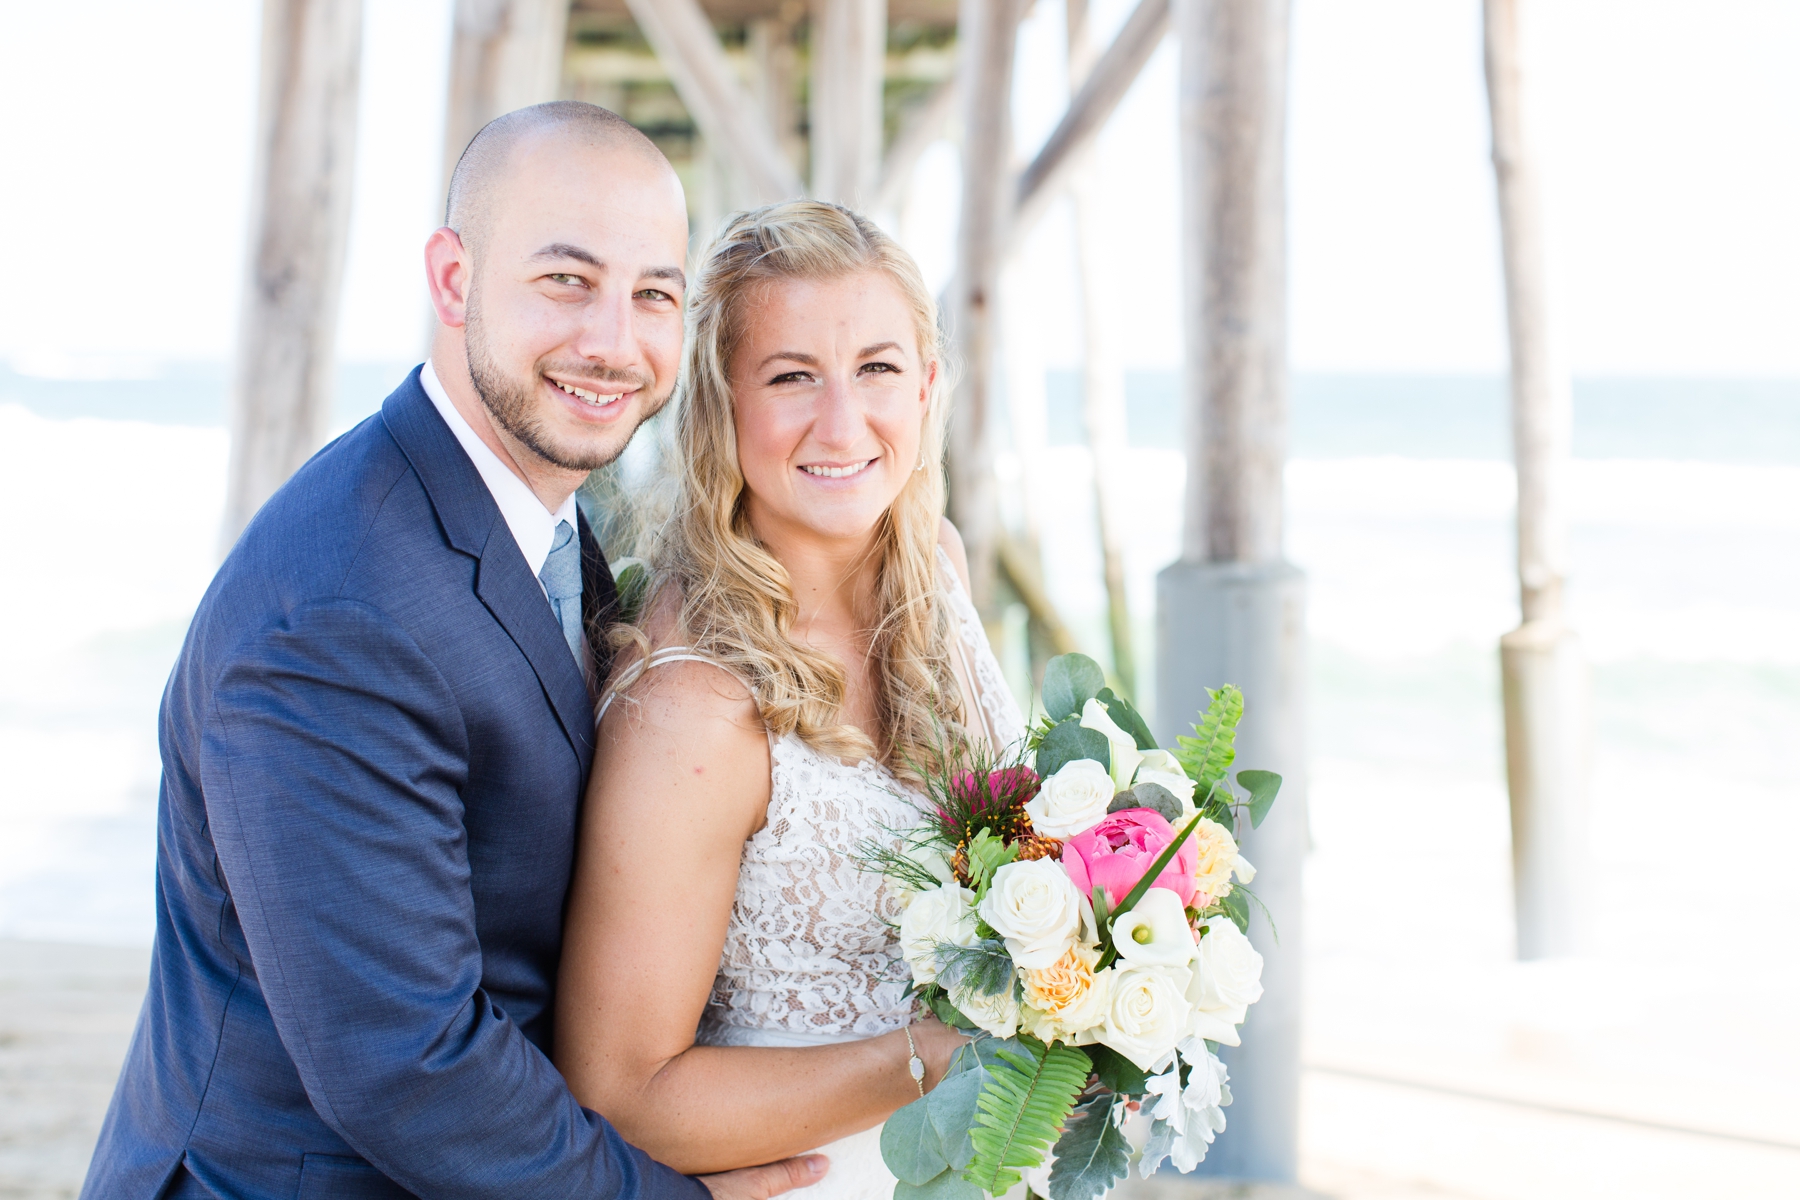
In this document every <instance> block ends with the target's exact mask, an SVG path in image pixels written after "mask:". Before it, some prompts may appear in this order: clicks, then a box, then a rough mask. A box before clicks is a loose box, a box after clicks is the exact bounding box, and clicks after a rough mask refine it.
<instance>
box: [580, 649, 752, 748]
mask: <svg viewBox="0 0 1800 1200" xmlns="http://www.w3.org/2000/svg"><path fill="white" fill-rule="evenodd" d="M678 662H697V663H710V664H711V665H713V666H715V667H717V668H719V670H721V671H724V672H725V673H726V674H728V675H732V674H733V672H732V670H731V668H730V667H727V666H726V665H725V664H724V663H722V662H720V661H719V660H718V659H716V658H708V657H707V656H706V655H704V654H697V653H695V651H694V648H693V647H692V646H664V647H663V648H662V649H661V650H655V651H652V652H651V654H650V657H649V658H648V659H646V660H645V661H644V663H643V665H642V666H640V667H639V668H638V669H637V670H636V671H633V672H632V673H631V674H629V675H627V676H626V677H625V678H624V679H623V680H621V681H620V684H619V686H620V687H629V686H630V685H631V684H634V683H636V682H637V681H638V680H640V679H642V678H643V677H644V673H645V672H646V671H651V670H654V669H655V668H657V667H660V666H664V665H665V664H668V663H678ZM733 677H734V678H735V675H733ZM618 694H619V687H610V688H607V689H606V695H605V696H603V697H601V699H600V708H599V710H598V711H597V712H595V713H594V728H596V729H598V728H600V722H601V720H602V719H604V718H605V716H606V710H607V709H609V708H611V707H612V702H613V699H614V698H615V697H616V696H618Z"/></svg>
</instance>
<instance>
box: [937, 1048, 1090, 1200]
mask: <svg viewBox="0 0 1800 1200" xmlns="http://www.w3.org/2000/svg"><path fill="white" fill-rule="evenodd" d="M1017 1045H1018V1046H1019V1047H1020V1048H1021V1049H1022V1050H1023V1051H1024V1052H1023V1053H1020V1051H1019V1050H1015V1049H1012V1048H1011V1047H1010V1046H1009V1047H1005V1048H1002V1049H1000V1050H999V1052H998V1054H997V1057H996V1061H995V1062H994V1063H993V1064H992V1066H991V1067H990V1070H989V1073H988V1080H987V1083H986V1084H985V1085H984V1086H983V1087H982V1089H981V1094H980V1095H979V1096H978V1097H976V1100H975V1110H976V1111H975V1124H974V1127H973V1128H972V1129H970V1131H969V1141H970V1143H971V1144H972V1145H973V1146H974V1149H975V1154H974V1157H972V1158H971V1159H970V1160H969V1165H968V1168H967V1169H966V1170H965V1171H964V1172H963V1178H964V1179H967V1180H968V1181H969V1182H970V1183H973V1184H974V1185H976V1186H977V1187H979V1188H981V1189H982V1190H983V1191H985V1192H986V1193H988V1194H989V1195H990V1196H998V1195H1000V1194H1001V1193H1003V1192H1005V1191H1006V1190H1007V1189H1008V1188H1010V1187H1012V1186H1014V1185H1015V1184H1017V1183H1018V1182H1019V1180H1020V1179H1021V1178H1022V1176H1021V1174H1020V1172H1021V1171H1022V1170H1023V1169H1024V1168H1028V1167H1035V1166H1037V1165H1038V1164H1040V1163H1042V1162H1043V1161H1044V1154H1045V1152H1046V1151H1047V1150H1049V1148H1050V1146H1051V1144H1052V1143H1053V1142H1055V1141H1056V1139H1057V1138H1058V1137H1059V1136H1061V1134H1062V1127H1063V1124H1064V1122H1066V1121H1067V1120H1068V1119H1069V1113H1070V1111H1071V1110H1072V1109H1073V1108H1074V1107H1075V1098H1076V1097H1077V1096H1078V1095H1080V1094H1081V1091H1082V1089H1083V1088H1085V1087H1086V1086H1087V1081H1088V1074H1089V1072H1090V1071H1091V1069H1092V1063H1091V1062H1090V1061H1089V1060H1088V1056H1087V1055H1086V1054H1084V1053H1082V1052H1081V1051H1080V1050H1078V1049H1076V1048H1075V1047H1073V1046H1064V1045H1054V1046H1046V1045H1045V1044H1044V1043H1043V1042H1041V1041H1039V1040H1038V1039H1036V1038H1034V1037H1030V1036H1023V1035H1022V1036H1021V1037H1020V1038H1019V1039H1018V1043H1017Z"/></svg>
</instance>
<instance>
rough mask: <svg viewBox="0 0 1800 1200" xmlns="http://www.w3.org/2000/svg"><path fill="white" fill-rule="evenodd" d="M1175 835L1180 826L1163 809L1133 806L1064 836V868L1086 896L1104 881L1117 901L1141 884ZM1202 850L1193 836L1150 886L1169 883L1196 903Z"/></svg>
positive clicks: (1109, 897)
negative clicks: (1168, 819) (1081, 830)
mask: <svg viewBox="0 0 1800 1200" xmlns="http://www.w3.org/2000/svg"><path fill="white" fill-rule="evenodd" d="M1174 840H1175V827H1174V826H1172V825H1170V824H1169V822H1168V821H1167V820H1165V819H1164V817H1163V815H1162V814H1161V813H1159V812H1157V811H1156V810H1155V809H1153V808H1127V809H1125V810H1123V811H1122V812H1116V813H1113V814H1111V815H1110V816H1108V817H1107V818H1106V819H1105V820H1104V821H1102V822H1100V823H1099V824H1098V825H1096V826H1094V827H1093V828H1092V829H1090V830H1088V831H1087V832H1086V833H1078V834H1076V835H1075V836H1074V837H1072V838H1070V839H1069V840H1068V841H1066V842H1064V843H1063V852H1062V863H1063V869H1064V870H1066V871H1068V873H1069V878H1070V879H1071V880H1072V881H1074V884H1075V888H1076V890H1077V891H1079V892H1080V893H1081V894H1082V895H1083V896H1091V895H1093V894H1094V889H1095V888H1096V887H1102V888H1105V889H1106V903H1107V904H1108V905H1109V906H1115V905H1117V904H1118V903H1119V901H1121V900H1123V899H1124V898H1125V896H1126V894H1127V893H1129V892H1130V891H1131V889H1132V888H1134V887H1136V886H1137V883H1138V880H1140V879H1142V878H1143V877H1144V872H1146V871H1148V870H1149V869H1150V868H1151V867H1153V866H1155V865H1156V860H1157V858H1158V857H1159V856H1160V855H1161V854H1162V852H1163V851H1164V850H1165V849H1167V848H1168V845H1169V843H1170V842H1172V841H1174ZM1197 853H1198V852H1197V850H1196V848H1195V846H1194V839H1193V838H1191V837H1190V838H1189V839H1188V840H1187V842H1186V844H1184V845H1183V846H1182V847H1181V849H1179V850H1177V851H1176V852H1175V857H1174V858H1172V859H1170V860H1169V865H1168V866H1166V867H1164V868H1163V873H1162V874H1161V875H1158V876H1157V877H1156V882H1155V883H1153V884H1151V885H1150V886H1152V887H1159V888H1167V889H1169V890H1170V891H1171V892H1174V893H1175V894H1176V895H1177V896H1180V897H1181V903H1182V905H1183V906H1184V907H1186V906H1191V905H1192V904H1193V903H1194V892H1195V880H1194V870H1195V867H1196V865H1197V862H1198V860H1197V857H1196V855H1197Z"/></svg>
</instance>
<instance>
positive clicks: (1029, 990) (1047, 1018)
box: [1020, 945, 1113, 1045]
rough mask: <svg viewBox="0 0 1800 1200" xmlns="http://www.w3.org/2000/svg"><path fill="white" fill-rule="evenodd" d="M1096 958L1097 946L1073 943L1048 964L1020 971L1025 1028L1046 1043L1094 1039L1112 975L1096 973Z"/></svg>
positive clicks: (1100, 1020) (1098, 955)
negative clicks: (1023, 993)
mask: <svg viewBox="0 0 1800 1200" xmlns="http://www.w3.org/2000/svg"><path fill="white" fill-rule="evenodd" d="M1099 961H1100V949H1099V947H1097V946H1084V945H1074V946H1070V947H1069V948H1068V949H1067V950H1066V951H1064V952H1063V956H1062V957H1061V958H1059V959H1057V960H1056V962H1054V963H1052V964H1051V965H1050V966H1048V967H1039V968H1037V969H1035V970H1028V971H1022V972H1020V978H1021V979H1022V980H1023V981H1024V984H1025V1012H1024V1015H1023V1022H1024V1025H1025V1029H1026V1031H1027V1032H1029V1033H1031V1034H1032V1035H1033V1036H1035V1037H1037V1038H1040V1039H1042V1040H1043V1041H1046V1042H1050V1041H1055V1040H1057V1039H1061V1040H1062V1041H1064V1042H1067V1043H1068V1044H1070V1045H1082V1044H1085V1043H1087V1042H1091V1041H1093V1040H1094V1037H1095V1036H1096V1034H1095V1030H1096V1029H1097V1027H1098V1026H1099V1025H1100V1023H1101V1022H1102V1021H1104V1020H1106V993H1107V984H1108V983H1109V982H1110V981H1111V979H1112V974H1113V973H1112V972H1111V971H1107V972H1104V973H1102V974H1099V975H1096V974H1095V973H1094V964H1095V963H1097V962H1099Z"/></svg>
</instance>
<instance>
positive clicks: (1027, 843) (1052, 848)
mask: <svg viewBox="0 0 1800 1200" xmlns="http://www.w3.org/2000/svg"><path fill="white" fill-rule="evenodd" d="M1013 845H1015V846H1017V847H1018V848H1019V857H1018V860H1017V861H1019V862H1030V861H1031V860H1032V859H1034V858H1058V857H1060V856H1061V855H1062V847H1063V844H1062V843H1061V842H1059V841H1057V840H1056V839H1055V838H1053V837H1045V836H1043V835H1042V834H1039V833H1032V834H1027V835H1026V836H1024V837H1022V838H1020V839H1019V840H1018V841H1016V842H1014V843H1013Z"/></svg>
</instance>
